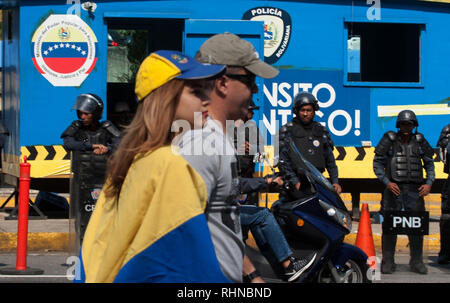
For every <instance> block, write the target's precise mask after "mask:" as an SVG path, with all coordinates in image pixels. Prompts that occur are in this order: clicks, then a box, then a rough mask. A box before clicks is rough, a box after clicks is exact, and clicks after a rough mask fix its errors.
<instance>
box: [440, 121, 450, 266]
mask: <svg viewBox="0 0 450 303" xmlns="http://www.w3.org/2000/svg"><path fill="white" fill-rule="evenodd" d="M437 146H438V147H439V149H440V152H441V159H442V161H443V162H444V173H446V174H448V177H447V180H445V183H444V185H443V187H442V192H441V193H442V195H441V201H442V204H441V219H440V221H439V228H440V233H441V250H440V251H439V257H438V263H439V264H448V263H449V262H450V205H449V203H448V193H449V186H450V174H449V170H448V169H449V165H450V124H448V125H446V126H445V127H444V128H443V129H442V131H441V135H440V136H439V140H438V143H437Z"/></svg>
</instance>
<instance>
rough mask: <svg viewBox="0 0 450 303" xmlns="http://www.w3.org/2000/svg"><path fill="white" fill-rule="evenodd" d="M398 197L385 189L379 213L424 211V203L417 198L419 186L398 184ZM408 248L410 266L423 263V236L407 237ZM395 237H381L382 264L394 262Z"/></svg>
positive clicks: (383, 235)
mask: <svg viewBox="0 0 450 303" xmlns="http://www.w3.org/2000/svg"><path fill="white" fill-rule="evenodd" d="M398 186H399V188H400V195H399V196H395V195H394V194H393V193H392V192H391V191H390V190H388V189H387V188H385V190H384V192H383V198H382V201H381V212H382V213H383V212H385V211H401V210H404V211H425V201H424V199H423V197H419V190H418V188H419V187H420V184H411V183H408V184H398ZM408 239H409V248H410V261H409V263H410V264H417V263H421V262H423V261H422V259H423V236H420V235H408ZM396 243H397V235H387V234H386V235H385V234H384V233H383V234H382V236H381V248H382V253H383V262H389V263H393V262H394V257H395V246H396Z"/></svg>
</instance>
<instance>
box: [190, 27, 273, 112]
mask: <svg viewBox="0 0 450 303" xmlns="http://www.w3.org/2000/svg"><path fill="white" fill-rule="evenodd" d="M225 32H229V33H233V34H236V35H238V36H239V37H241V38H242V39H245V40H247V41H249V42H250V43H252V44H253V46H254V47H255V50H256V51H257V52H258V54H259V56H260V58H264V22H263V21H243V20H199V19H187V20H186V21H185V29H184V35H183V52H184V53H185V54H187V55H189V56H192V57H193V56H195V53H196V52H197V51H198V50H199V49H200V46H201V45H202V43H203V42H204V41H205V40H207V39H208V38H209V37H211V36H213V35H215V34H222V33H225ZM256 84H257V86H258V93H256V94H254V95H253V101H254V102H255V104H256V105H259V106H260V107H261V108H260V110H257V111H255V115H254V119H255V121H259V120H262V113H263V112H264V102H263V101H264V99H263V97H264V91H263V84H264V80H263V79H262V78H260V77H257V79H256Z"/></svg>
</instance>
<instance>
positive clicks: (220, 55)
mask: <svg viewBox="0 0 450 303" xmlns="http://www.w3.org/2000/svg"><path fill="white" fill-rule="evenodd" d="M195 59H196V60H197V61H199V62H202V63H210V64H224V65H229V66H241V67H245V68H246V69H248V70H249V71H250V72H252V73H253V74H255V75H257V76H259V77H262V78H265V79H270V78H273V77H276V76H277V75H278V73H279V71H278V70H277V69H276V68H274V67H272V66H270V65H269V64H267V63H265V62H264V61H262V60H261V59H260V58H259V54H258V52H256V50H255V48H254V47H253V45H252V44H251V43H250V42H248V41H246V40H244V39H241V38H239V37H238V36H237V35H234V34H230V33H224V34H217V35H214V36H212V37H211V38H209V39H208V40H206V41H205V42H204V43H203V44H202V46H201V47H200V50H199V51H198V52H197V54H196V55H195Z"/></svg>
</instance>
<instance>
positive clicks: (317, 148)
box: [279, 92, 342, 193]
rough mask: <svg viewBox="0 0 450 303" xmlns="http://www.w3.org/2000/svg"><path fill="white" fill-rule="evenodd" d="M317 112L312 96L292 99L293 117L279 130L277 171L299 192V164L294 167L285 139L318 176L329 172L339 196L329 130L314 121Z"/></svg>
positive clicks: (306, 94)
mask: <svg viewBox="0 0 450 303" xmlns="http://www.w3.org/2000/svg"><path fill="white" fill-rule="evenodd" d="M318 110H319V102H318V101H317V99H316V98H315V97H314V95H312V94H310V93H308V92H301V93H299V94H298V95H296V96H295V98H294V107H293V112H294V113H295V114H296V117H294V118H293V119H292V121H291V122H288V123H287V124H286V125H284V126H282V127H281V128H280V138H279V140H280V163H279V168H280V171H282V172H283V174H284V175H285V179H286V180H287V181H288V182H289V183H290V184H292V185H293V186H295V188H296V189H297V190H299V189H300V186H301V176H300V175H299V170H298V168H299V166H300V165H301V164H300V163H296V160H295V157H293V155H292V154H291V152H292V151H290V148H289V144H286V142H285V141H286V140H285V139H286V138H287V137H289V138H290V139H292V141H293V143H294V144H295V146H296V147H297V148H298V150H299V151H300V152H301V153H302V155H303V156H304V157H305V158H306V159H307V160H308V161H309V162H311V163H312V164H313V165H314V166H315V167H316V168H317V169H318V170H319V171H320V172H322V173H323V172H324V171H325V169H326V170H327V171H328V174H329V175H330V179H331V183H332V184H333V187H334V188H335V189H336V191H337V192H338V193H341V191H342V189H341V186H340V185H339V180H338V168H337V165H336V160H335V158H334V155H333V148H334V144H333V141H332V140H331V138H330V134H329V132H328V130H327V129H326V128H325V127H324V126H323V125H322V124H320V123H319V122H316V121H314V116H315V112H316V111H318Z"/></svg>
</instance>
